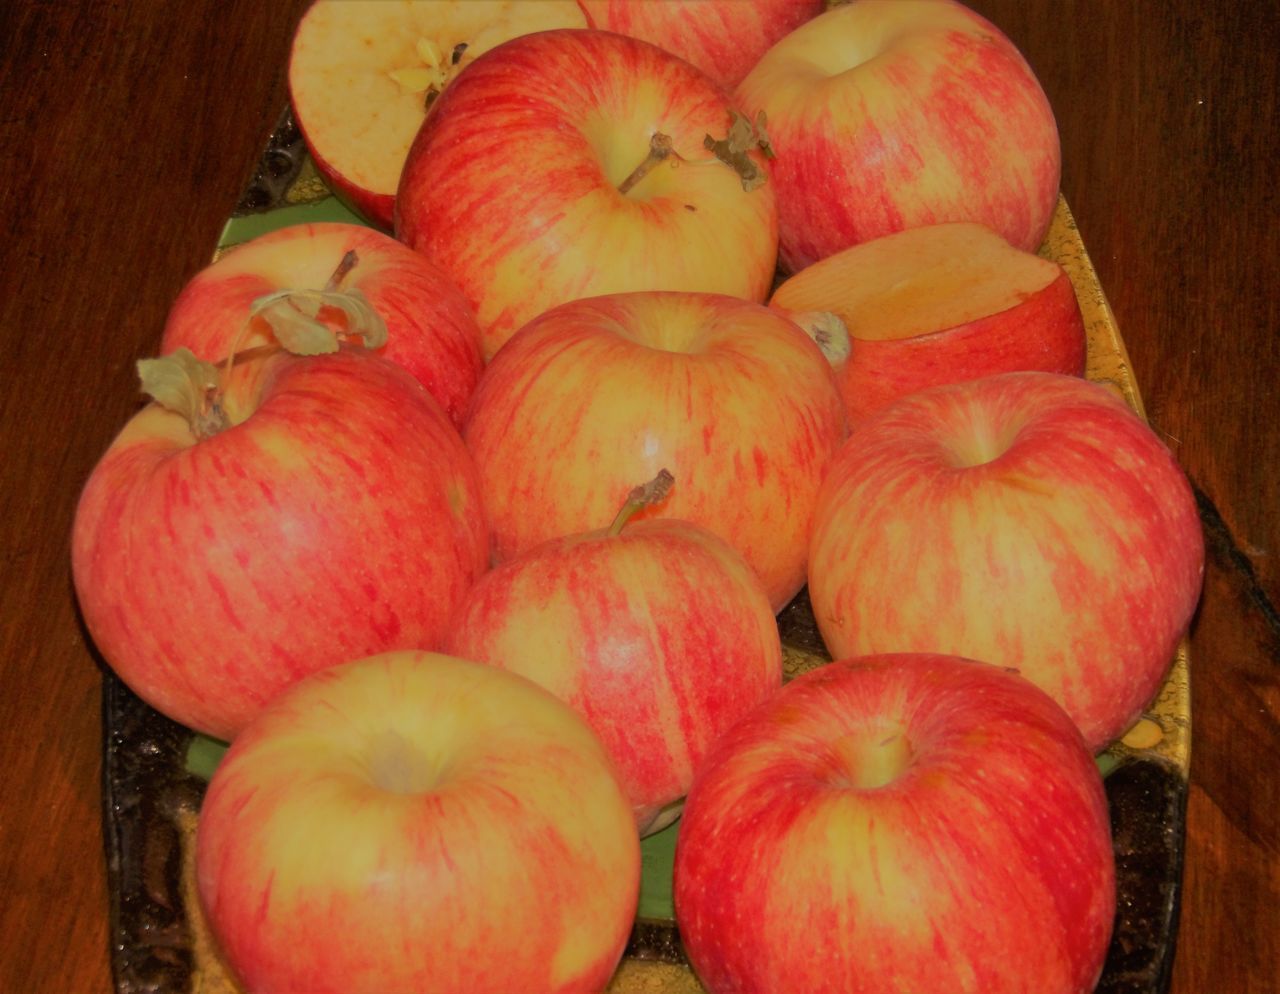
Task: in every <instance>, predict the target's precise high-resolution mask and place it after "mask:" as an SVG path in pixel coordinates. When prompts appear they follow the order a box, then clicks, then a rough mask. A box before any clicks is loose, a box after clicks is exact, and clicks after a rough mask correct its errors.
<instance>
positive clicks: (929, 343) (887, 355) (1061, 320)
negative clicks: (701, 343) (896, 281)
mask: <svg viewBox="0 0 1280 994" xmlns="http://www.w3.org/2000/svg"><path fill="white" fill-rule="evenodd" d="M958 227H961V226H960V225H957V224H947V225H929V226H922V227H919V228H914V229H910V230H908V231H905V232H899V233H896V234H893V235H885V236H882V237H881V238H879V239H874V240H872V241H869V242H863V243H861V244H860V245H857V246H853V247H851V248H848V249H843V250H841V251H840V252H837V253H836V254H834V255H831V256H828V257H827V258H825V259H823V260H821V261H820V262H816V263H814V264H813V265H812V266H809V267H807V268H806V269H803V270H801V271H800V272H799V273H798V274H796V275H795V276H793V277H791V278H790V279H789V280H787V281H785V282H784V283H783V284H782V285H781V286H779V287H778V288H777V290H775V291H774V294H773V296H772V297H771V298H770V301H769V304H770V306H771V307H775V308H777V309H778V310H780V311H781V312H782V313H784V314H786V315H788V316H789V317H791V318H792V319H793V320H797V321H799V322H800V323H801V324H802V326H803V323H804V322H803V316H804V314H805V313H806V312H809V311H813V310H821V311H828V312H829V313H833V314H835V315H836V316H837V317H839V318H840V319H842V320H843V321H844V322H845V323H846V324H847V325H848V326H849V330H850V350H849V355H848V357H847V359H845V360H844V361H843V362H841V363H839V364H837V365H835V370H836V381H837V383H839V385H840V395H841V396H842V397H843V398H844V404H845V411H846V412H847V413H848V415H849V423H850V425H851V426H852V425H856V424H858V423H859V422H861V421H863V420H865V419H866V418H868V417H870V416H871V415H872V414H874V413H875V412H877V411H879V410H880V409H881V408H884V407H886V406H887V405H889V404H890V403H892V402H893V401H895V400H897V399H898V398H899V397H903V396H906V395H907V394H911V393H916V392H918V391H920V390H925V389H928V388H929V387H934V386H939V385H941V384H944V383H958V382H960V381H963V380H972V379H977V378H979V377H982V376H991V375H994V374H996V373H1007V372H1015V371H1018V370H1040V371H1042V372H1046V373H1063V374H1067V375H1070V376H1082V375H1084V371H1085V359H1086V353H1087V338H1086V334H1085V328H1084V317H1083V315H1082V314H1081V311H1080V304H1079V302H1078V300H1077V299H1076V293H1075V288H1074V287H1073V286H1072V284H1071V278H1070V277H1069V276H1068V275H1067V273H1066V271H1065V270H1063V269H1062V267H1061V266H1058V265H1057V264H1056V263H1052V262H1050V261H1049V260H1047V259H1039V258H1037V259H1036V260H1035V262H1036V264H1037V265H1039V266H1042V267H1046V268H1049V267H1052V268H1055V269H1056V270H1057V274H1056V275H1055V276H1052V277H1051V278H1050V279H1049V281H1048V282H1046V283H1045V284H1044V285H1043V286H1041V287H1039V288H1038V289H1035V290H1030V291H1028V292H1025V293H1017V294H1016V295H1014V297H1015V299H1012V300H1011V302H1010V303H1009V304H1008V306H1005V307H1002V308H1000V309H999V310H996V311H993V312H992V313H989V314H984V315H981V316H979V317H972V318H964V319H961V320H956V321H955V322H954V323H952V324H949V325H944V326H942V327H938V328H934V329H931V330H929V331H925V332H922V333H912V334H908V335H903V336H902V337H898V336H897V334H896V333H890V332H891V329H874V331H875V332H876V335H877V336H882V337H870V336H868V335H865V334H859V331H858V330H855V329H857V327H858V325H859V324H861V323H863V322H865V321H866V320H867V318H866V312H865V311H864V312H863V314H862V315H859V314H857V313H850V312H848V311H846V309H845V308H843V307H842V306H841V305H840V302H838V301H836V300H834V299H833V300H824V299H823V292H824V291H823V287H822V285H821V283H826V284H828V285H831V284H832V281H833V280H835V279H836V278H837V274H843V279H845V280H846V281H848V282H849V283H850V284H853V283H857V282H858V281H863V286H864V287H865V286H866V283H865V281H867V280H870V279H873V278H874V276H873V275H872V274H871V273H870V272H869V271H868V270H867V269H866V268H865V267H862V266H861V264H860V261H859V260H861V259H862V258H863V256H864V255H865V254H866V252H867V250H868V249H873V248H876V247H877V246H880V247H883V246H884V245H886V244H887V243H888V242H890V241H895V242H899V243H901V244H902V245H903V246H904V250H905V246H907V245H908V244H909V243H918V241H919V240H920V239H922V238H926V237H928V235H929V233H930V232H940V231H941V230H942V229H956V228H958ZM963 227H970V226H968V225H965V226H963ZM990 237H992V238H995V237H998V236H995V235H994V234H993V235H991V236H990ZM978 244H980V240H979V241H978V242H976V243H975V246H977V245H978ZM882 250H883V248H882ZM1010 251H1012V250H1010ZM984 262H990V263H991V264H992V265H993V267H998V266H999V265H1000V262H1001V260H999V259H996V258H992V259H990V260H985V259H984ZM953 265H955V267H956V270H957V271H958V272H964V267H965V265H966V261H965V260H956V261H954V263H953ZM823 270H830V273H829V274H827V273H822V272H821V271H823ZM999 272H1000V270H999V269H998V268H995V269H994V270H993V271H992V272H987V273H983V272H981V271H980V270H979V269H978V268H977V267H975V269H974V272H973V273H972V275H971V279H972V280H973V281H974V282H975V283H976V282H978V281H982V282H985V283H988V284H990V283H994V282H997V281H998V280H999V279H1000V276H999ZM950 275H951V274H948V276H950ZM913 279H917V280H927V279H930V273H929V271H928V269H927V268H926V269H922V270H921V271H920V272H919V273H917V274H915V275H914V276H913ZM819 281H821V283H820V282H819ZM948 282H950V280H948ZM802 283H804V284H811V285H810V286H806V287H802V286H801V284H802ZM907 286H908V289H904V290H897V291H896V290H895V288H893V287H891V286H886V287H885V289H884V291H883V295H884V296H886V297H888V296H890V295H892V294H893V293H894V292H904V293H905V292H910V291H909V284H908V285H907ZM959 292H961V291H959V290H957V294H958V293H959ZM870 295H871V294H870V292H865V291H864V292H862V293H860V294H858V296H859V297H860V298H862V299H861V300H860V301H859V303H862V302H865V300H866V299H867V297H868V296H870ZM834 296H835V294H834V293H833V294H832V297H834ZM853 306H854V307H857V306H858V305H857V304H855V305H853ZM961 309H962V308H961V305H960V304H959V303H958V302H957V304H956V307H955V312H956V313H957V314H958V313H959V312H960V311H961ZM860 330H864V331H871V330H873V329H860Z"/></svg>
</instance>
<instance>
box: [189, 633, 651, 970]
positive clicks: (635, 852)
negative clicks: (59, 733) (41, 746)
mask: <svg viewBox="0 0 1280 994" xmlns="http://www.w3.org/2000/svg"><path fill="white" fill-rule="evenodd" d="M195 853H196V878H197V886H198V891H199V895H200V901H201V904H202V906H203V908H204V909H205V913H206V918H207V920H208V921H209V924H210V927H211V931H212V933H213V935H214V937H215V938H216V939H217V940H218V944H219V946H220V947H221V949H222V951H223V953H224V955H225V958H226V960H227V962H228V963H229V965H230V966H231V967H232V969H233V971H234V973H235V974H236V975H238V977H239V979H240V980H241V982H242V984H243V986H244V988H245V989H246V990H247V991H268V990H270V991H306V992H307V994H325V992H332V994H338V992H341V994H388V992H393V991H416V992H421V994H432V992H435V994H457V992H460V991H492V992H495V994H498V992H510V991H547V992H555V994H571V992H573V994H589V992H590V994H593V992H596V991H600V990H602V989H603V987H604V985H605V984H606V983H607V982H608V979H609V977H610V975H611V974H612V973H613V970H614V968H615V967H616V966H617V964H618V961H619V959H620V958H621V956H622V951H623V948H624V946H625V945H626V942H627V937H628V935H629V934H630V931H631V925H632V920H633V918H634V915H635V907H636V897H637V893H638V890H639V880H640V848H639V842H638V839H637V836H636V830H635V823H634V822H633V821H632V819H631V808H630V805H628V803H627V799H626V797H625V795H624V794H623V792H622V789H621V787H620V786H619V785H618V782H617V778H616V774H615V771H614V769H613V766H612V764H611V763H610V761H609V758H608V756H607V755H606V754H605V752H604V750H603V749H602V748H601V746H600V743H599V742H598V741H597V740H596V738H595V736H594V735H593V734H592V732H591V730H590V729H589V728H588V727H587V725H586V723H585V722H583V721H582V720H581V718H580V717H579V716H578V715H577V714H575V713H574V712H573V711H572V710H571V709H570V708H568V707H567V706H565V705H564V704H562V703H561V702H560V701H558V700H556V699H555V698H554V697H553V696H552V695H551V694H549V693H547V692H546V691H544V690H542V689H541V688H539V687H536V686H534V685H533V684H532V683H530V682H529V681H527V680H524V679H521V678H520V677H516V676H513V675H512V674H510V673H504V672H502V671H501V670H498V669H495V668H492V667H487V666H480V665H478V664H476V663H472V662H466V661H463V660H460V659H455V658H452V657H449V656H445V655H439V654H434V653H423V652H408V651H405V652H393V653H387V654H383V655H378V656H374V657H372V658H366V659H362V660H359V661H355V662H351V663H347V664H345V665H339V666H336V667H333V668H330V669H328V670H326V671H324V672H322V673H317V674H315V675H314V676H312V677H310V678H308V679H306V680H304V681H302V682H301V683H299V684H298V685H296V686H295V687H293V688H291V689H290V690H289V691H287V692H286V693H284V694H283V695H281V697H280V698H279V699H277V700H276V701H275V702H273V703H272V705H271V706H270V707H269V708H268V709H267V710H266V711H264V712H263V713H262V714H261V715H259V717H258V718H257V719H255V720H254V721H253V723H252V724H250V725H249V727H248V728H247V729H245V731H244V732H243V733H242V734H241V735H240V737H239V738H238V739H237V740H236V741H235V742H234V743H232V745H231V749H230V750H229V751H228V753H227V755H226V756H225V757H224V759H223V760H222V762H221V764H220V765H219V766H218V769H217V770H216V772H215V773H214V775H213V779H212V781H211V782H210V784H209V789H208V792H207V794H206V795H205V798H204V802H203V806H202V809H201V812H200V823H199V827H198V829H197V835H196V847H195Z"/></svg>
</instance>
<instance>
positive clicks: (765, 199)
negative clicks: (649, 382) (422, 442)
mask: <svg viewBox="0 0 1280 994" xmlns="http://www.w3.org/2000/svg"><path fill="white" fill-rule="evenodd" d="M736 124H737V127H736V129H735V130H734V132H733V136H732V137H733V139H734V142H735V143H738V144H735V145H734V147H735V148H738V151H737V152H735V153H733V154H729V153H728V152H726V155H727V157H728V158H730V159H731V160H733V161H734V162H735V166H731V165H728V164H726V163H724V162H722V161H720V159H718V158H717V156H716V155H715V154H714V153H713V150H710V149H708V148H706V147H705V145H704V142H705V141H706V140H707V139H708V138H712V139H714V140H717V141H722V142H723V141H727V140H728V139H729V138H730V130H731V128H734V125H735V118H734V117H733V114H732V106H731V104H730V102H729V99H728V97H727V96H726V94H725V93H724V91H723V90H721V89H720V87H718V86H716V85H715V84H714V83H713V82H711V80H709V79H708V78H707V77H706V76H704V75H703V74H702V73H701V72H699V71H698V70H697V69H695V68H694V67H693V66H691V65H689V63H687V62H685V61H684V60H683V59H680V58H678V57H676V56H674V55H672V54H670V53H669V52H666V51H663V50H662V49H660V48H658V47H657V46H655V45H650V44H649V43H647V42H643V41H638V40H636V39H634V38H627V37H625V36H622V35H617V34H613V33H611V32H607V31H587V30H582V31H570V30H565V31H547V32H541V33H539V34H534V35H525V36H524V37H521V38H516V39H514V40H512V41H509V42H507V43H506V44H504V45H500V46H499V47H497V48H495V49H493V50H491V51H490V52H488V53H486V54H485V55H482V56H481V57H480V58H478V59H476V60H475V61H474V62H473V63H471V65H469V66H468V67H467V68H466V69H464V70H463V71H462V72H461V73H459V74H458V76H457V77H456V78H455V79H454V80H453V82H452V83H451V84H450V85H449V87H448V88H447V89H446V90H445V92H444V93H443V94H442V95H441V97H440V98H439V99H438V100H437V101H436V102H435V104H434V105H433V106H432V109H431V113H430V114H429V115H427V119H426V120H425V121H424V122H423V126H422V129H421V130H420V131H419V132H418V136H417V138H416V139H415V140H414V143H413V147H412V148H411V150H410V152H409V158H408V161H407V162H406V164H405V168H404V174H403V176H402V178H401V182H400V188H399V192H398V195H397V200H396V234H397V236H398V237H399V238H401V239H402V240H403V241H404V242H405V243H406V244H408V245H410V246H412V247H413V248H415V249H417V250H418V251H420V252H423V253H425V254H426V255H427V256H428V257H429V258H431V259H432V260H433V261H434V262H436V263H437V264H439V265H440V267H441V268H442V269H444V271H445V272H446V273H448V274H449V275H450V277H452V279H453V280H454V282H456V283H457V284H458V286H459V287H461V288H462V291H463V293H464V294H466V296H467V299H468V300H470V301H471V303H472V305H473V306H474V307H475V309H476V313H477V315H478V317H479V320H480V327H481V332H482V336H483V346H484V353H485V357H486V358H491V357H492V356H493V354H494V353H495V352H496V351H497V350H498V348H499V347H500V346H501V345H502V344H503V343H504V342H505V341H506V340H507V339H508V338H510V337H511V335H512V334H513V333H514V332H515V331H516V329H517V328H519V327H520V326H522V325H523V324H525V323H527V322H528V321H530V320H531V319H533V318H535V317H537V316H538V315H539V314H541V313H542V312H543V311H546V310H548V309H550V308H551V307H554V306H555V305H557V304H561V303H565V302H567V301H571V300H576V299H578V298H580V297H588V296H596V295H600V294H607V293H618V292H624V291H633V290H688V291H706V292H712V293H724V294H729V295H733V296H739V297H743V298H746V299H749V300H755V301H763V300H764V299H765V297H766V296H767V294H768V292H769V288H770V285H771V283H772V280H773V276H774V269H775V260H776V252H777V225H776V220H777V219H776V209H775V205H774V194H773V187H772V186H771V185H770V184H769V183H768V182H766V181H765V180H766V169H767V167H766V165H765V160H764V157H763V155H762V153H761V152H760V151H759V149H757V148H754V147H753V139H752V137H751V136H752V135H753V134H754V132H753V130H752V128H751V126H750V125H749V124H747V123H746V122H744V121H742V120H741V119H736ZM739 139H741V142H739ZM739 146H740V147H739ZM726 148H727V146H726Z"/></svg>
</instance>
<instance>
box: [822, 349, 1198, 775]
mask: <svg viewBox="0 0 1280 994" xmlns="http://www.w3.org/2000/svg"><path fill="white" fill-rule="evenodd" d="M1203 574H1204V538H1203V534H1202V531H1201V527H1200V521H1199V517H1198V515H1197V511H1196V503H1195V498H1194V495H1193V494H1192V491H1191V487H1190V485H1189V484H1188V482H1187V479H1186V477H1185V475H1184V474H1183V473H1182V470H1181V469H1180V468H1179V467H1178V465H1177V462H1176V461H1175V460H1174V458H1173V456H1172V455H1171V454H1170V452H1169V450H1168V449H1167V448H1166V447H1165V446H1164V444H1163V443H1162V442H1161V441H1160V439H1159V438H1158V437H1157V436H1156V435H1155V433H1154V432H1153V431H1152V430H1151V429H1150V428H1149V427H1147V425H1146V424H1145V423H1144V422H1143V421H1142V420H1141V419H1140V418H1139V417H1138V416H1137V415H1136V414H1134V413H1133V412H1132V411H1131V410H1130V409H1129V408H1128V407H1126V406H1125V404H1124V403H1123V401H1121V400H1120V399H1119V397H1117V396H1116V395H1115V394H1114V393H1112V392H1111V391H1110V390H1108V389H1107V388H1106V387H1103V386H1100V385H1098V384H1092V383H1089V382H1087V381H1085V380H1082V379H1079V378H1077V377H1071V376H1061V375H1057V374H1052V373H1038V372H1027V373H1005V374H1001V375H999V376H989V377H984V378H982V379H978V380H972V381H969V382H968V383H961V384H955V385H951V386H944V387H935V388H933V389H931V390H926V391H923V392H921V393H918V394H913V395H911V396H909V397H906V398H903V399H902V400H899V401H898V402H896V403H895V404H893V405H891V406H890V407H888V408H885V409H884V410H883V411H881V412H880V413H879V414H878V415H875V416H874V417H872V418H870V419H868V420H867V421H865V422H863V423H862V424H861V425H859V426H857V427H855V428H854V430H853V431H852V432H851V433H850V436H849V440H848V442H846V444H845V447H844V448H843V449H842V450H841V451H840V453H839V455H838V456H837V457H836V459H835V460H833V462H832V465H831V470H830V472H829V474H828V476H827V478H826V480H825V481H824V483H823V488H822V492H821V494H820V495H819V498H818V504H817V510H816V511H815V513H814V524H813V531H812V535H811V539H810V548H809V596H810V600H811V602H812V604H813V611H814V616H815V617H816V619H817V622H818V627H819V629H820V631H821V633H822V637H823V640H824V642H825V643H826V645H827V648H828V649H829V650H830V651H831V653H832V654H833V655H836V656H853V655H866V654H871V653H877V652H889V651H920V652H926V651H927V652H944V653H954V654H956V655H963V656H968V657H970V658H974V659H981V660H983V661H985V662H989V663H993V664H995V665H998V666H1007V667H1013V668H1016V669H1018V670H1019V671H1020V672H1021V673H1022V674H1023V675H1024V676H1026V677H1027V678H1028V679H1029V680H1031V681H1032V682H1033V683H1035V684H1036V685H1038V686H1039V687H1041V688H1042V689H1044V690H1045V691H1046V692H1048V693H1049V694H1050V696H1052V697H1053V698H1054V699H1055V700H1056V701H1058V702H1059V704H1061V705H1062V706H1063V707H1064V708H1065V710H1066V711H1067V712H1068V713H1069V714H1070V715H1071V717H1072V718H1073V719H1074V720H1075V722H1076V723H1077V724H1078V725H1079V726H1080V729H1081V732H1082V733H1083V735H1084V738H1085V740H1086V741H1087V742H1088V743H1089V745H1090V747H1091V748H1093V749H1094V750H1099V749H1101V748H1103V747H1104V746H1106V745H1107V744H1108V743H1109V742H1111V741H1112V740H1113V739H1115V738H1116V737H1117V736H1119V735H1120V734H1122V733H1123V732H1124V731H1125V729H1127V728H1128V727H1129V726H1130V725H1131V724H1132V723H1133V721H1134V720H1135V719H1136V718H1138V716H1139V715H1140V714H1141V712H1142V709H1143V708H1145V707H1146V706H1148V705H1149V704H1150V702H1151V700H1152V699H1153V698H1154V696H1155V694H1156V692H1157V690H1158V689H1159V687H1160V684H1161V681H1162V680H1163V678H1164V675H1165V673H1166V672H1167V670H1168V667H1169V665H1170V663H1172V661H1173V657H1174V653H1175V650H1176V649H1177V645H1178V642H1179V641H1180V640H1181V639H1182V637H1183V636H1184V635H1185V634H1186V632H1187V629H1188V626H1189V625H1190V622H1191V618H1192V615H1193V613H1194V611H1195V607H1196V604H1197V601H1198V599H1199V594H1200V588H1201V583H1202V579H1203Z"/></svg>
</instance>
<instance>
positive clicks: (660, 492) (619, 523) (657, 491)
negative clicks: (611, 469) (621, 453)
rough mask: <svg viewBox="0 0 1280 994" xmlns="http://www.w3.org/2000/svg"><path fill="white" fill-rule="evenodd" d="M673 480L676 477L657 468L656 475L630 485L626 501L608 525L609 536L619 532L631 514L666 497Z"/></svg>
mask: <svg viewBox="0 0 1280 994" xmlns="http://www.w3.org/2000/svg"><path fill="white" fill-rule="evenodd" d="M675 482H676V478H675V477H674V476H672V475H671V474H670V473H668V472H667V471H666V470H665V469H661V470H658V475H657V476H655V477H654V478H653V479H652V480H650V481H649V482H648V483H642V484H641V485H640V486H638V487H632V488H631V492H630V493H629V494H627V500H626V503H625V504H623V505H622V508H621V509H620V510H619V511H618V514H617V516H616V517H615V518H614V519H613V524H611V525H610V526H609V531H608V534H609V535H610V536H611V537H612V536H614V535H619V534H621V533H622V529H623V528H624V527H625V526H626V523H627V522H628V521H630V520H631V516H632V515H634V514H635V513H636V512H637V511H639V510H641V509H642V508H646V507H652V506H653V505H655V504H661V503H662V502H663V501H664V500H666V499H667V494H669V493H670V492H671V488H672V486H674V485H675Z"/></svg>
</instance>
